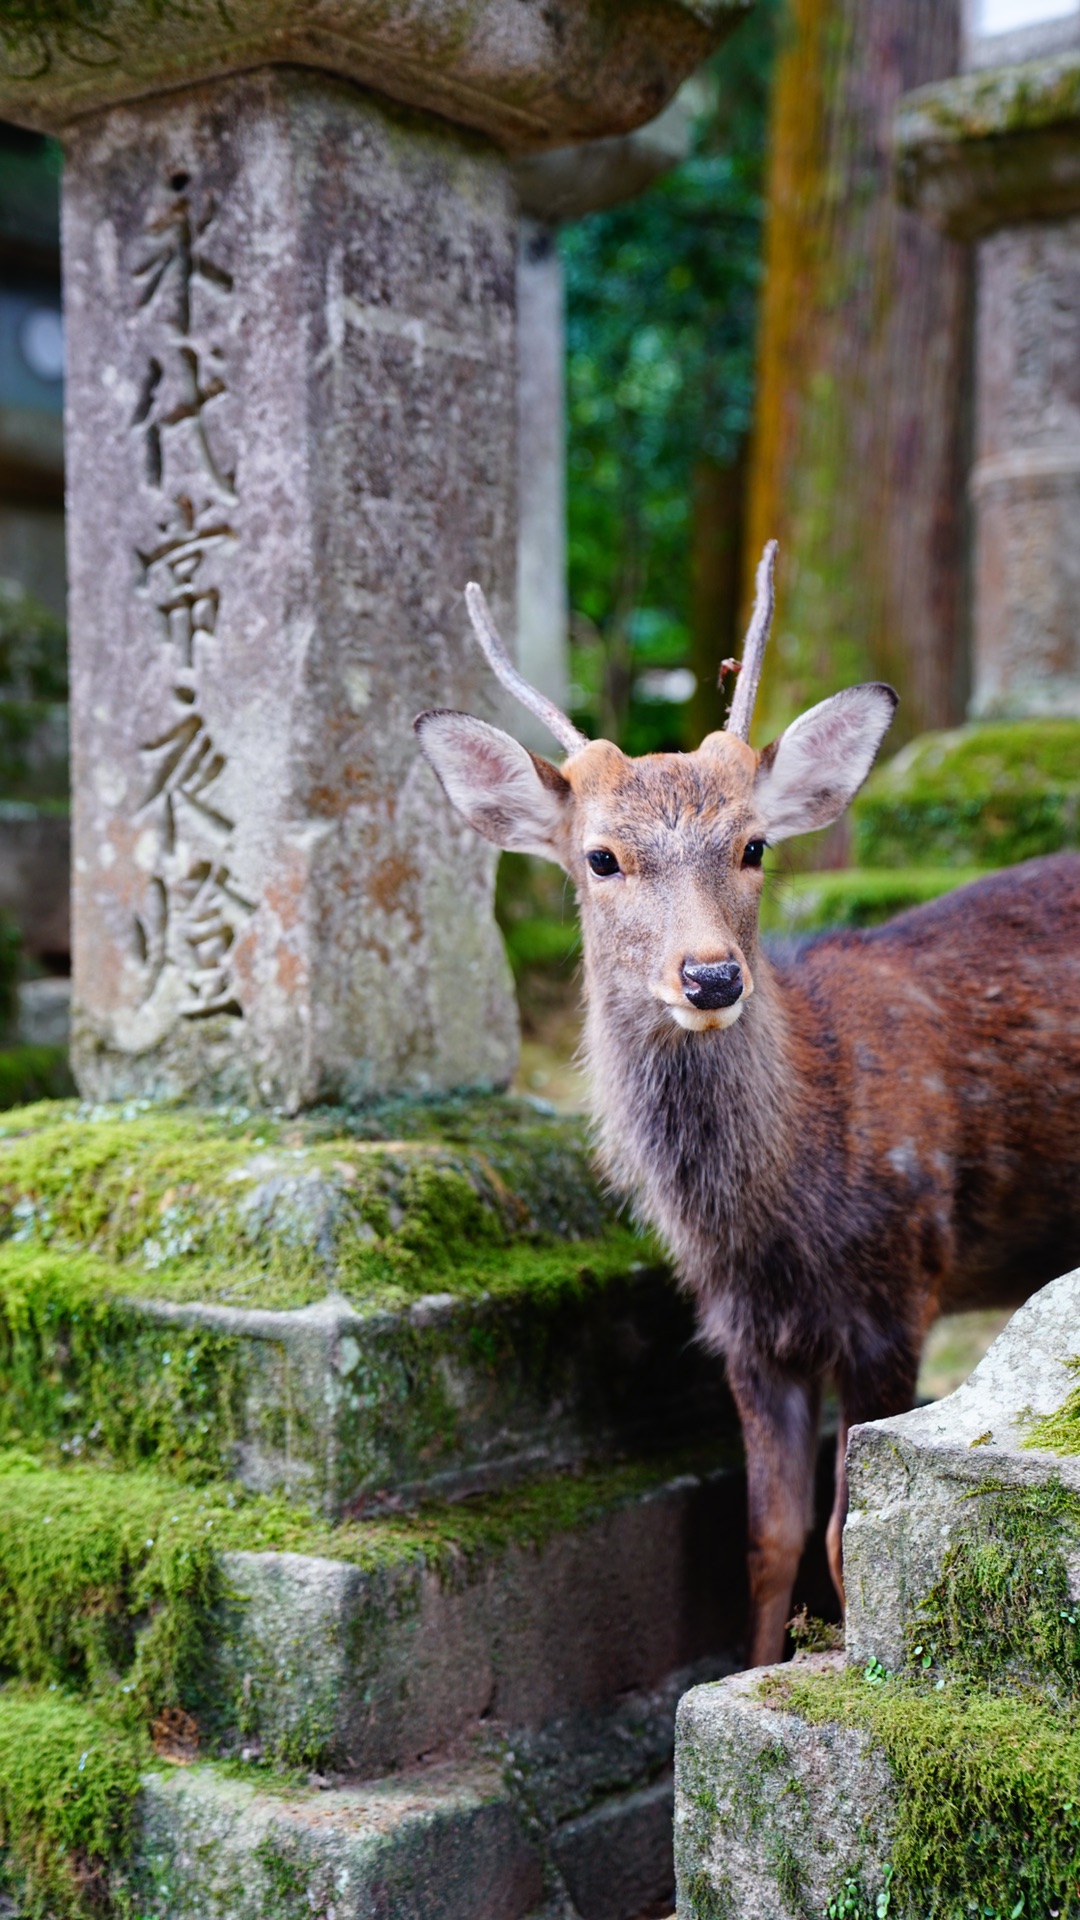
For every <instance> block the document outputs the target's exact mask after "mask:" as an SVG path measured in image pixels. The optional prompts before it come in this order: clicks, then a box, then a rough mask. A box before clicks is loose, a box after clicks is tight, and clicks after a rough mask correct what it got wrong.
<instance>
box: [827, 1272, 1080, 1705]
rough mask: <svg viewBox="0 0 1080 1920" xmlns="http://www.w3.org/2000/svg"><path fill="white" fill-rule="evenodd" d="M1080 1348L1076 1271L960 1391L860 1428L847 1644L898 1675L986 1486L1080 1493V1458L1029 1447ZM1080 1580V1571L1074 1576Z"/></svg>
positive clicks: (1017, 1317)
mask: <svg viewBox="0 0 1080 1920" xmlns="http://www.w3.org/2000/svg"><path fill="white" fill-rule="evenodd" d="M1078 1352H1080V1269H1078V1270H1077V1271H1076V1272H1074V1273H1070V1274H1065V1275H1063V1277H1062V1278H1061V1279H1060V1280H1054V1281H1052V1282H1051V1284H1050V1285H1049V1286H1048V1287H1043V1288H1042V1289H1041V1290H1040V1291H1039V1292H1038V1293H1036V1294H1035V1295H1033V1297H1032V1298H1031V1299H1030V1300H1029V1301H1028V1302H1027V1304H1026V1305H1025V1306H1023V1307H1021V1308H1019V1309H1018V1311H1017V1312H1016V1313H1015V1314H1014V1315H1013V1318H1012V1319H1011V1320H1010V1322H1009V1324H1008V1326H1007V1327H1006V1328H1005V1330H1004V1332H1003V1333H1001V1334H999V1336H998V1338H997V1339H996V1340H995V1342H994V1344H993V1346H992V1347H991V1348H990V1350H989V1352H988V1353H987V1354H986V1355H985V1357H984V1358H983V1359H982V1360H981V1361H980V1362H979V1365H978V1366H977V1367H976V1368H975V1371H974V1373H972V1375H971V1376H970V1378H969V1379H968V1380H966V1381H965V1383H964V1385H963V1386H962V1387H958V1388H957V1390H956V1392H955V1393H951V1394H949V1395H948V1396H947V1397H946V1398H945V1399H944V1400H938V1401H935V1402H933V1403H932V1404H931V1405H929V1406H925V1407H917V1408H916V1409H915V1410H914V1412H912V1413H906V1414H901V1415H898V1416H897V1417H896V1418H894V1419H891V1420H878V1421H875V1422H873V1423H871V1424H870V1425H867V1426H860V1427H853V1428H852V1430H851V1435H850V1438H849V1440H848V1483H849V1488H850V1505H849V1508H848V1519H847V1526H846V1527H845V1529H844V1581H845V1586H846V1589H847V1648H848V1655H849V1658H850V1659H851V1660H853V1661H855V1662H857V1663H858V1664H859V1665H864V1664H865V1663H866V1662H867V1661H869V1660H871V1659H874V1660H878V1661H880V1663H881V1665H882V1666H883V1667H885V1668H888V1669H890V1670H892V1671H896V1670H898V1669H899V1668H901V1667H902V1665H903V1664H904V1659H905V1633H906V1629H907V1627H908V1625H909V1623H911V1622H912V1621H913V1619H914V1616H915V1613H916V1610H917V1608H918V1605H919V1602H920V1601H921V1600H922V1599H923V1598H924V1597H925V1595H926V1594H927V1593H928V1592H929V1590H930V1588H931V1587H932V1586H933V1585H934V1583H935V1581H936V1580H937V1578H938V1577H939V1575H940V1573H941V1569H942V1565H943V1562H944V1559H945V1556H946V1554H947V1552H948V1550H949V1547H950V1545H951V1543H952V1542H953V1541H954V1540H955V1539H956V1538H957V1536H958V1534H960V1533H961V1532H962V1531H963V1529H964V1527H965V1524H966V1520H967V1516H968V1513H969V1511H970V1508H969V1504H968V1503H969V1501H970V1497H971V1495H972V1494H973V1493H976V1492H977V1491H978V1489H979V1488H980V1487H984V1486H988V1485H989V1486H1009V1487H1038V1486H1044V1485H1045V1484H1046V1483H1047V1482H1048V1481H1050V1480H1057V1481H1060V1483H1061V1484H1062V1485H1063V1486H1065V1487H1071V1488H1074V1489H1076V1490H1077V1491H1078V1492H1080V1458H1071V1457H1069V1456H1061V1455H1059V1454H1056V1453H1050V1452H1046V1451H1043V1450H1042V1449H1034V1448H1028V1447H1025V1445H1024V1439H1025V1435H1027V1434H1028V1433H1029V1432H1030V1424H1031V1421H1030V1416H1032V1415H1034V1416H1043V1415H1047V1414H1051V1413H1054V1412H1056V1411H1057V1409H1058V1407H1059V1406H1061V1404H1062V1403H1063V1402H1064V1400H1065V1399H1066V1397H1067V1395H1068V1393H1069V1391H1070V1389H1071V1387H1072V1385H1073V1384H1074V1376H1073V1375H1071V1374H1070V1373H1069V1372H1068V1371H1067V1369H1066V1364H1065V1363H1066V1362H1067V1361H1069V1360H1070V1359H1072V1358H1073V1357H1074V1356H1075V1355H1076V1354H1077V1353H1078ZM1078 1572H1080V1569H1078Z"/></svg>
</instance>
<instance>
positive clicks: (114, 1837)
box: [0, 1688, 146, 1920]
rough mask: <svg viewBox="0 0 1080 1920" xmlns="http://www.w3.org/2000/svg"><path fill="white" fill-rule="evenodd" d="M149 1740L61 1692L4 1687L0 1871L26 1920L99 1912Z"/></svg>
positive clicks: (127, 1827) (125, 1835)
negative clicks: (117, 1726) (144, 1739)
mask: <svg viewBox="0 0 1080 1920" xmlns="http://www.w3.org/2000/svg"><path fill="white" fill-rule="evenodd" d="M145 1758H146V1749H145V1744H144V1742H143V1741H142V1740H141V1739H140V1738H139V1736H138V1735H137V1734H135V1733H132V1732H130V1731H128V1730H126V1729H123V1728H116V1727H114V1726H113V1725H111V1724H110V1722H109V1721H108V1719H107V1718H105V1717H104V1716H103V1715H101V1714H100V1713H97V1712H95V1711H94V1710H93V1709H92V1708H91V1707H90V1706H88V1705H87V1703H86V1702H85V1701H82V1700H73V1699H70V1698H69V1697H68V1696H67V1695H65V1694H64V1693H61V1692H48V1691H34V1690H31V1689H24V1688H7V1689H5V1690H3V1691H0V1848H2V1849H3V1853H2V1855H0V1877H4V1878H6V1879H7V1882H8V1885H9V1886H11V1887H12V1888H13V1890H14V1891H15V1893H16V1894H17V1896H18V1909H17V1910H18V1912H19V1913H20V1914H22V1915H25V1916H26V1920H69V1916H70V1917H71V1920H75V1916H81V1915H86V1914H89V1913H91V1912H93V1913H97V1914H100V1913H101V1912H102V1909H103V1907H104V1905H105V1903H106V1901H107V1898H108V1891H107V1875H108V1871H109V1869H110V1867H112V1866H114V1865H115V1864H117V1863H118V1862H119V1861H120V1860H121V1859H122V1858H123V1857H124V1855H125V1854H126V1853H127V1851H128V1848H129V1845H130V1839H131V1822H132V1813H133V1809H134V1804H135V1796H136V1793H137V1791H138V1785H139V1768H140V1764H141V1763H143V1762H144V1761H145Z"/></svg>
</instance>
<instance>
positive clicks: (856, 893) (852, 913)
mask: <svg viewBox="0 0 1080 1920" xmlns="http://www.w3.org/2000/svg"><path fill="white" fill-rule="evenodd" d="M978 873H979V869H977V868H968V869H957V868H954V867H953V868H950V867H936V868H922V867H912V868H904V869H894V868H884V869H877V868H871V867H853V868H844V869H840V870H838V871H836V872H827V873H795V874H790V875H781V874H780V873H777V872H775V871H774V872H771V873H770V874H769V875H768V876H767V881H766V888H765V894H764V898H763V901H762V912H761V924H762V928H763V930H764V931H765V932H766V933H810V932H814V931H816V930H817V929H818V928H824V927H876V926H879V925H880V924H881V923H882V921H885V920H889V919H891V918H892V916H893V914H895V913H903V912H905V911H906V909H907V908H908V907H918V906H922V905H923V903H924V902H925V901H927V900H936V899H938V898H939V897H940V895H941V894H943V893H949V892H951V890H952V889H953V888H954V887H959V886H962V885H963V884H964V882H965V881H967V880H975V879H977V878H978Z"/></svg>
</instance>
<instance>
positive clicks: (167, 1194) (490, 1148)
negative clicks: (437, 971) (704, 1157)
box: [0, 1100, 626, 1311]
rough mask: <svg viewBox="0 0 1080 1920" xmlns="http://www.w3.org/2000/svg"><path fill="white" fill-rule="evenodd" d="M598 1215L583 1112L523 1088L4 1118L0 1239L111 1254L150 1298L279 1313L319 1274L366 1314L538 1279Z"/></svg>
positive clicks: (318, 1293) (603, 1222) (601, 1221)
mask: <svg viewBox="0 0 1080 1920" xmlns="http://www.w3.org/2000/svg"><path fill="white" fill-rule="evenodd" d="M612 1221H613V1215H612V1211H611V1209H610V1207H609V1205H608V1204H607V1202H606V1201H605V1199H604V1197H603V1195H602V1192H601V1189H600V1185H599V1182H598V1180H597V1179H596V1178H595V1176H594V1175H593V1174H592V1172H591V1170H590V1167H589V1162H588V1154H587V1150H586V1146H585V1141H584V1136H583V1131H582V1127H581V1125H580V1123H579V1122H577V1121H574V1120H566V1119H558V1118H555V1117H554V1116H551V1115H547V1114H541V1113H540V1112H538V1111H537V1110H536V1109H535V1108H534V1107H532V1106H530V1104H529V1103H528V1102H525V1101H512V1100H505V1101H499V1100H490V1101H483V1100H478V1101H472V1102H469V1101H464V1100H463V1101H460V1102H447V1103H443V1104H442V1105H441V1106H430V1107H427V1106H424V1105H413V1106H408V1105H406V1103H404V1102H402V1103H398V1104H397V1105H394V1106H388V1107H385V1108H382V1109H380V1110H378V1111H377V1112H375V1113H367V1114H363V1115H353V1116H350V1115H344V1114H340V1113H325V1114H321V1115H319V1114H317V1115H315V1116H313V1117H310V1118H308V1119H307V1120H305V1121H297V1122H288V1123H286V1122H282V1121H280V1120H274V1119H272V1118H270V1117H259V1118H255V1117H253V1116H252V1115H250V1114H249V1113H247V1112H246V1111H245V1110H244V1109H236V1110H232V1111H229V1110H224V1111H207V1110H204V1111H199V1110H191V1109H160V1108H157V1109H153V1110H149V1111H148V1110H145V1109H142V1108H140V1106H139V1105H138V1104H136V1105H135V1106H132V1107H127V1108H108V1109H100V1108H91V1109H78V1108H66V1109H65V1108H63V1107H53V1108H50V1107H48V1106H42V1107H39V1108H36V1109H35V1108H30V1109H27V1110H26V1111H25V1112H20V1113H18V1114H16V1115H12V1116H11V1117H10V1118H9V1119H8V1120H7V1121H6V1123H5V1125H4V1126H3V1127H2V1128H0V1233H3V1232H4V1230H5V1229H6V1232H7V1234H8V1235H10V1236H11V1237H12V1238H14V1239H15V1240H16V1241H18V1242H21V1243H29V1244H34V1243H37V1244H46V1245H50V1246H55V1247H69V1248H72V1249H76V1248H77V1249H80V1250H87V1251H93V1252H95V1253H98V1254H100V1255H102V1256H103V1257H105V1258H107V1259H109V1260H111V1261H116V1262H120V1263H123V1264H124V1265H125V1266H126V1267H128V1268H129V1269H130V1277H129V1279H128V1282H127V1284H128V1287H129V1290H130V1291H131V1292H143V1293H152V1294H153V1295H154V1296H155V1297H157V1298H163V1299H172V1300H192V1299H201V1300H205V1299H215V1300H222V1301H228V1302H231V1303H234V1304H237V1305H247V1304H257V1305H259V1306H278V1307H287V1306H301V1305H305V1304H307V1303H309V1302H310V1301H312V1300H317V1299H321V1298H322V1297H323V1296H324V1295H325V1294H326V1292H327V1291H328V1290H329V1289H330V1288H331V1287H332V1288H333V1289H334V1290H335V1291H338V1292H342V1293H344V1294H346V1295H347V1296H348V1297H349V1298H350V1299H351V1300H353V1301H354V1302H355V1303H356V1304H357V1305H358V1306H359V1307H361V1308H364V1307H369V1308H370V1309H371V1310H373V1311H374V1310H378V1309H384V1308H388V1307H394V1306H400V1305H402V1304H405V1303H407V1302H408V1301H409V1300H411V1299H414V1298H415V1297H416V1296H417V1295H418V1294H421V1293H430V1292H433V1291H441V1290H446V1289H449V1290H453V1291H455V1292H461V1293H465V1294H468V1293H472V1294H474V1295H475V1294H478V1293H480V1292H484V1291H487V1292H491V1291H494V1292H504V1293H505V1292H509V1291H514V1290H520V1288H521V1287H522V1286H525V1285H535V1286H537V1287H538V1288H539V1289H540V1290H544V1289H545V1288H546V1287H547V1286H548V1285H549V1284H550V1283H551V1280H552V1277H553V1267H558V1265H559V1260H558V1254H557V1249H560V1248H561V1249H562V1250H563V1253H564V1255H565V1244H566V1242H567V1241H568V1240H571V1241H573V1240H580V1241H582V1242H584V1241H588V1242H590V1243H596V1242H601V1241H602V1240H604V1239H605V1238H606V1237H607V1235H608V1233H609V1231H610V1229H611V1226H612ZM625 1247H626V1241H625V1237H623V1239H622V1241H621V1244H620V1252H619V1257H620V1258H625ZM533 1253H536V1254H538V1255H539V1256H540V1258H539V1259H538V1260H537V1261H535V1262H533V1261H532V1260H531V1259H530V1256H531V1255H532V1254H533ZM519 1254H520V1255H522V1256H524V1257H523V1258H521V1259H517V1256H518V1255H519ZM553 1255H555V1259H554V1261H553V1258H552V1256H553ZM572 1263H573V1256H571V1261H570V1264H572ZM588 1263H589V1264H592V1253H591V1251H590V1254H589V1260H588ZM566 1264H567V1263H566V1261H565V1259H564V1260H563V1267H562V1270H563V1272H565V1267H566ZM578 1264H579V1265H580V1264H582V1262H580V1261H579V1262H578Z"/></svg>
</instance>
